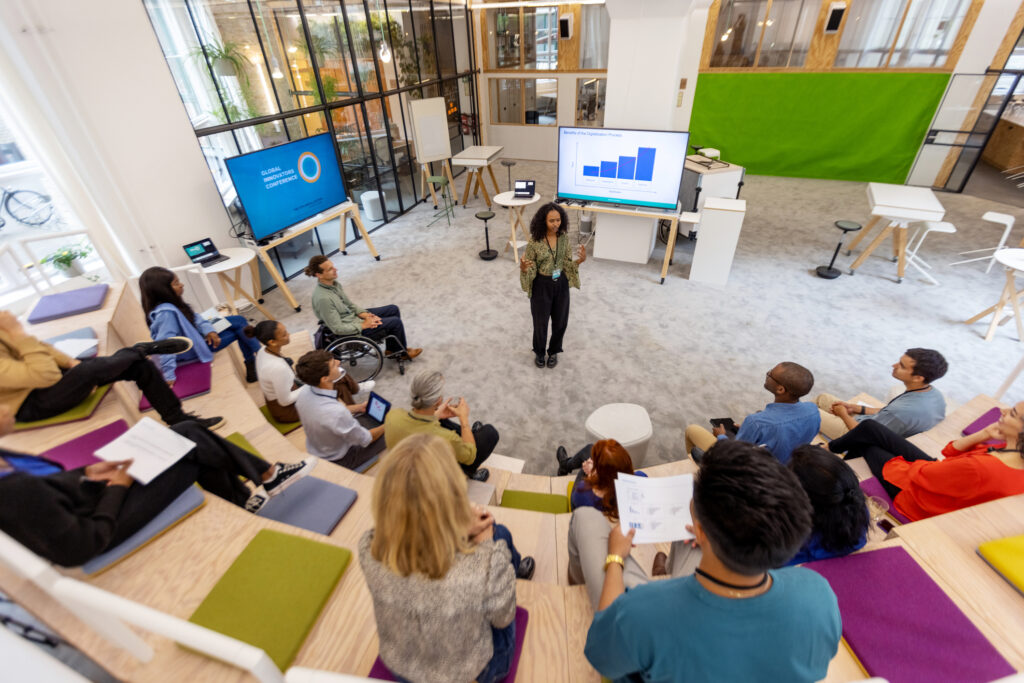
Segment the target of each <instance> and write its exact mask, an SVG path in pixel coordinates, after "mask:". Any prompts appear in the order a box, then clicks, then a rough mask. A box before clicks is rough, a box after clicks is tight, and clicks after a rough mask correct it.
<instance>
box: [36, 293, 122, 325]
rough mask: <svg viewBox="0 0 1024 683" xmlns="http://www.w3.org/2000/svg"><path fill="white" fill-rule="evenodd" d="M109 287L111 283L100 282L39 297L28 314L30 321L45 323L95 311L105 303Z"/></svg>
mask: <svg viewBox="0 0 1024 683" xmlns="http://www.w3.org/2000/svg"><path fill="white" fill-rule="evenodd" d="M108 289H110V285H107V284H99V285H92V286H91V287H82V288H81V289H72V290H70V291H67V292H59V293H58V294H47V295H46V296H44V297H42V298H40V299H39V302H38V303H36V305H35V308H33V309H32V312H31V313H29V314H28V321H29V323H30V324H32V325H35V324H36V323H45V322H46V321H47V320H57V319H58V318H66V317H68V316H69V315H78V314H79V313H88V312H89V311H95V310H96V309H97V308H99V307H101V306H102V305H103V300H104V299H106V298H107V290H108Z"/></svg>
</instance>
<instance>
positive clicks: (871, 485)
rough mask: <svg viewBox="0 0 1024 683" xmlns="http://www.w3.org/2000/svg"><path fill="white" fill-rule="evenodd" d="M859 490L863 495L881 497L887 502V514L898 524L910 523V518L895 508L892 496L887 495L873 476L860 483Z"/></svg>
mask: <svg viewBox="0 0 1024 683" xmlns="http://www.w3.org/2000/svg"><path fill="white" fill-rule="evenodd" d="M860 490H861V491H863V492H864V495H865V496H875V497H876V498H881V499H882V500H884V501H885V502H886V503H888V504H889V514H890V515H892V516H893V517H895V518H896V521H898V522H899V523H900V524H910V518H909V517H905V516H904V515H903V513H901V512H900V511H899V510H897V509H896V504H895V503H893V502H892V498H890V497H889V492H888V491H886V490H885V488H884V487H883V486H882V484H881V482H879V481H878V479H875V478H874V477H871V478H870V479H865V480H864V481H862V482H861V483H860Z"/></svg>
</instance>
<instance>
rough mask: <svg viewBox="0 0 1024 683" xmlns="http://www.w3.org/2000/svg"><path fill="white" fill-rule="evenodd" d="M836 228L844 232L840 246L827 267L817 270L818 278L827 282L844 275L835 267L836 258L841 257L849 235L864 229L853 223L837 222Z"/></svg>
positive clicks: (838, 245)
mask: <svg viewBox="0 0 1024 683" xmlns="http://www.w3.org/2000/svg"><path fill="white" fill-rule="evenodd" d="M835 226H836V227H837V228H839V229H840V230H842V231H843V234H841V235H840V236H839V244H837V245H836V250H835V251H833V252H832V260H831V261H829V262H828V265H827V266H818V267H817V269H816V270H815V272H816V273H818V277H823V278H825V279H826V280H835V279H836V278H837V277H839V276H840V275H842V274H843V271H841V270H839V269H838V268H835V267H834V266H835V264H836V257H837V256H839V250H840V249H842V248H843V240H845V239H846V234H847V233H849V232H857V231H858V230H860V229H861V228H862V227H863V226H862V225H861V224H860V223H854V222H853V221H836V222H835Z"/></svg>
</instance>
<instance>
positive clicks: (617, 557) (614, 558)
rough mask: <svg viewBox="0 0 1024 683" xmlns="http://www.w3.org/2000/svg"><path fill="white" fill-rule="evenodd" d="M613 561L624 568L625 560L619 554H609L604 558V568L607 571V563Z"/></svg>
mask: <svg viewBox="0 0 1024 683" xmlns="http://www.w3.org/2000/svg"><path fill="white" fill-rule="evenodd" d="M613 562H615V563H616V564H618V565H619V566H620V567H622V568H623V569H625V568H626V561H625V560H623V559H622V556H621V555H612V554H609V555H608V556H607V557H606V558H604V570H605V571H608V565H610V564H611V563H613Z"/></svg>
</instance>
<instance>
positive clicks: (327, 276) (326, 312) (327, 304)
mask: <svg viewBox="0 0 1024 683" xmlns="http://www.w3.org/2000/svg"><path fill="white" fill-rule="evenodd" d="M302 272H304V273H305V274H306V275H307V276H309V277H315V278H316V280H317V284H316V285H315V286H314V287H313V312H314V313H316V317H317V318H319V319H320V321H321V322H323V324H324V325H327V329H329V330H330V331H331V332H333V333H334V334H337V335H341V336H347V335H353V334H362V335H363V336H366V337H370V338H371V339H376V340H377V341H380V340H382V339H384V337H386V336H389V335H390V337H393V338H389V339H388V340H387V352H388V353H389V354H397V353H402V352H404V354H405V358H406V359H407V360H412V359H413V358H415V357H416V356H418V355H420V354H421V353H423V349H410V348H409V345H408V343H407V342H406V341H405V325H404V324H403V323H402V312H401V311H399V310H398V306H395V305H393V304H391V305H388V306H380V307H378V308H360V307H359V306H356V305H355V304H354V303H352V301H351V300H350V299H349V298H348V297H347V296H345V290H343V289H342V288H341V283H340V282H338V269H337V268H335V267H334V264H333V263H331V260H330V259H329V258H327V257H326V256H324V255H322V254H317V255H316V256H313V257H311V258H310V259H309V265H307V266H306V268H305V270H303V271H302ZM396 339H397V341H396ZM399 344H400V345H401V346H399Z"/></svg>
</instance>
